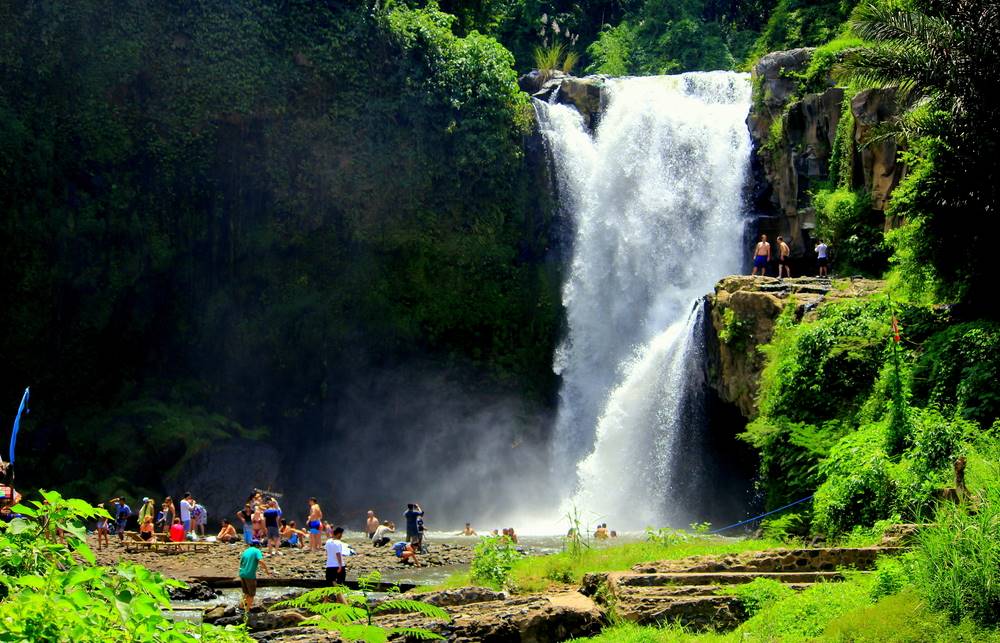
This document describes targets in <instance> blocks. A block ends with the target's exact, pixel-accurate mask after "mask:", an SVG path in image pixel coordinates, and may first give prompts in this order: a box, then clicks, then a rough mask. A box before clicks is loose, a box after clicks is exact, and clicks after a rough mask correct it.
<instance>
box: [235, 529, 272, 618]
mask: <svg viewBox="0 0 1000 643" xmlns="http://www.w3.org/2000/svg"><path fill="white" fill-rule="evenodd" d="M257 565H262V566H263V567H264V571H265V572H267V575H268V576H273V575H274V574H272V573H271V570H270V569H268V568H267V563H265V562H264V554H262V553H261V551H260V541H259V540H253V541H252V542H251V543H250V546H249V547H247V548H246V549H245V550H244V551H243V554H241V555H240V587H242V588H243V607H244V609H246V611H248V612H249V611H250V609H251V608H252V607H253V597H254V596H256V595H257Z"/></svg>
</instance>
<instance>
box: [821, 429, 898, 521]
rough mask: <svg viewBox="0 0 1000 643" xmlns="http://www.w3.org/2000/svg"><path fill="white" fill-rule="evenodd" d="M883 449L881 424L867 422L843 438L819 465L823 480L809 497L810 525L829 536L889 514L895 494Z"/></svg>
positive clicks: (883, 435) (883, 432)
mask: <svg viewBox="0 0 1000 643" xmlns="http://www.w3.org/2000/svg"><path fill="white" fill-rule="evenodd" d="M891 467H892V463H891V462H890V460H889V456H888V455H887V454H886V451H885V427H884V425H883V424H870V425H867V426H865V427H862V428H861V429H859V430H858V431H856V432H854V433H852V434H850V435H848V436H847V437H845V438H843V439H842V440H841V441H840V442H838V443H837V445H836V446H834V448H833V449H832V450H831V452H830V457H828V458H827V459H826V460H824V461H823V462H822V463H821V464H820V472H821V473H822V475H823V476H824V478H825V480H824V482H823V484H822V485H820V487H819V489H817V490H816V496H815V498H814V500H813V524H814V526H815V528H816V529H817V530H818V531H819V532H821V533H825V534H827V535H829V536H835V535H837V534H839V533H842V532H843V531H845V530H846V529H849V528H851V527H852V526H854V525H873V524H874V523H875V521H877V520H879V519H882V518H885V517H887V516H889V515H891V514H892V510H893V508H894V507H895V500H896V495H897V488H896V483H895V481H894V480H893V477H892V474H891Z"/></svg>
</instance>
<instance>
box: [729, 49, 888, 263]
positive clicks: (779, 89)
mask: <svg viewBox="0 0 1000 643" xmlns="http://www.w3.org/2000/svg"><path fill="white" fill-rule="evenodd" d="M813 51H814V50H813V49H794V50H791V51H778V52H774V53H771V54H768V55H766V56H764V57H763V58H761V59H760V60H759V61H758V62H757V64H756V65H754V68H753V71H752V82H753V86H754V101H753V106H752V107H751V110H750V115H749V116H748V118H747V126H748V127H749V130H750V135H751V137H752V138H753V142H754V148H755V151H756V154H755V155H754V159H753V182H754V186H753V195H754V196H753V200H754V206H755V209H756V211H757V214H758V217H759V219H758V221H759V228H760V231H761V232H764V233H767V234H770V235H772V236H773V235H782V236H784V237H785V239H786V240H787V241H788V242H789V245H790V246H791V249H792V255H793V257H801V256H803V255H804V254H808V248H809V244H810V243H811V242H812V241H813V238H812V237H811V236H810V232H811V231H812V230H813V229H814V228H815V227H816V213H815V211H814V210H813V208H812V198H811V193H812V191H814V190H815V189H816V188H817V187H818V185H820V184H821V183H822V182H826V181H830V180H831V176H830V161H831V158H832V157H833V156H834V149H835V146H836V142H837V137H838V129H839V128H841V127H843V128H844V131H843V132H842V136H844V140H845V142H848V143H851V144H849V145H845V148H846V149H847V151H846V154H849V155H850V156H849V158H847V159H845V160H844V161H843V164H842V165H841V166H840V167H843V168H847V169H846V174H847V175H848V176H847V177H846V180H847V181H848V182H849V186H850V187H851V188H852V189H862V188H863V189H864V190H866V191H868V192H870V194H871V197H872V198H871V203H872V208H873V209H874V210H877V211H883V210H884V209H885V205H886V201H887V200H888V198H889V194H890V193H891V192H892V190H893V189H895V187H896V185H898V184H899V181H900V179H901V178H902V175H903V172H904V167H903V164H902V163H901V162H899V160H898V158H897V156H898V152H899V146H898V144H897V142H896V141H895V140H894V139H893V138H891V137H889V138H884V139H881V140H879V141H877V142H872V141H871V139H872V134H873V133H874V131H875V128H876V127H877V126H879V125H880V124H882V123H884V122H886V121H887V120H889V119H891V118H892V117H893V116H894V115H895V114H896V113H897V108H896V101H895V92H894V91H892V90H880V89H871V90H865V91H863V92H861V93H859V94H856V95H854V96H846V97H847V98H849V101H848V102H847V104H845V92H844V89H843V88H841V87H834V86H833V83H832V82H829V83H828V85H829V86H828V87H826V88H825V89H823V91H820V92H812V93H805V92H804V90H803V87H802V86H803V84H804V81H803V80H802V78H803V77H804V72H805V71H806V69H807V68H808V66H809V62H810V60H811V58H812V53H813ZM845 117H846V118H847V119H848V120H846V121H845V122H844V123H841V121H842V120H843V119H844V118H845ZM892 224H893V222H891V221H887V222H886V225H887V226H890V225H892Z"/></svg>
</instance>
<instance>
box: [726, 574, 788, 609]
mask: <svg viewBox="0 0 1000 643" xmlns="http://www.w3.org/2000/svg"><path fill="white" fill-rule="evenodd" d="M720 591H724V590H720ZM731 593H732V595H734V596H736V597H737V598H739V599H740V603H741V604H742V605H743V610H744V611H745V612H746V613H747V616H748V617H752V616H754V615H755V614H757V613H758V612H759V611H761V610H762V609H764V608H765V607H767V606H769V605H772V604H773V603H776V602H778V601H780V600H784V599H786V598H788V597H790V596H793V595H794V594H795V590H793V589H791V588H790V587H788V586H787V585H785V584H783V583H780V582H778V581H776V580H773V579H770V578H755V579H753V580H752V581H750V582H749V583H746V584H745V585H739V586H738V587H736V588H735V589H733V590H732V591H731Z"/></svg>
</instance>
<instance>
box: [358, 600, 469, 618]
mask: <svg viewBox="0 0 1000 643" xmlns="http://www.w3.org/2000/svg"><path fill="white" fill-rule="evenodd" d="M382 612H407V613H416V614H422V615H424V616H428V617H430V618H439V619H443V620H446V621H450V620H451V616H449V615H448V612H446V611H444V610H443V609H441V608H440V607H438V606H437V605H431V604H430V603H424V602H422V601H414V600H411V599H405V598H395V599H392V600H389V601H385V602H384V603H379V605H378V606H377V607H375V608H374V609H373V610H372V613H374V614H379V613H382Z"/></svg>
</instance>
